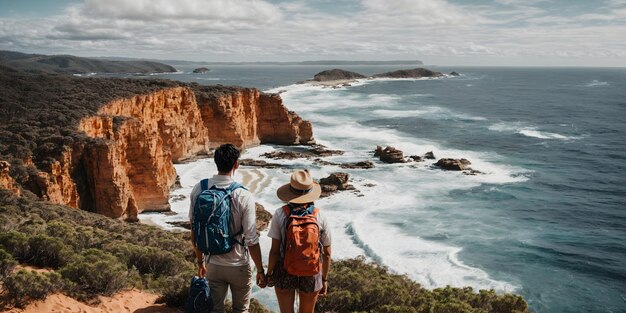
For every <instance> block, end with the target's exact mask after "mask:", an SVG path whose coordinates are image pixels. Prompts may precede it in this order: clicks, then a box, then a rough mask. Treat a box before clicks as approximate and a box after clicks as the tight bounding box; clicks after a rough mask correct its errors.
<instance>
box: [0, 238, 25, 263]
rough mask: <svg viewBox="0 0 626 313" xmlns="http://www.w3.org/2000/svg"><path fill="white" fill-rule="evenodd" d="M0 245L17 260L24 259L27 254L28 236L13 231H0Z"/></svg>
mask: <svg viewBox="0 0 626 313" xmlns="http://www.w3.org/2000/svg"><path fill="white" fill-rule="evenodd" d="M0 247H1V248H2V249H4V250H6V251H7V252H9V253H10V254H11V255H13V257H14V258H16V259H17V260H19V261H24V260H25V259H26V258H27V257H28V254H29V246H28V237H26V236H25V235H24V234H21V233H18V232H15V231H10V232H8V233H0Z"/></svg>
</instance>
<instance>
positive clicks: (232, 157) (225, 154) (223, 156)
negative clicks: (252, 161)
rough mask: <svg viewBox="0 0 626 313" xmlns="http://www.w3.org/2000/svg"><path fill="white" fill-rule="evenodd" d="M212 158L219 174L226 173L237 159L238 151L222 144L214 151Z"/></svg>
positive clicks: (228, 144) (229, 145)
mask: <svg viewBox="0 0 626 313" xmlns="http://www.w3.org/2000/svg"><path fill="white" fill-rule="evenodd" d="M214 158H215V164H216V165H217V170H218V171H220V172H221V173H228V172H230V171H231V170H232V169H233V167H234V166H235V163H236V162H237V160H238V159H239V149H237V147H235V146H234V145H233V144H230V143H227V144H223V145H221V146H220V147H219V148H217V150H215V157H214Z"/></svg>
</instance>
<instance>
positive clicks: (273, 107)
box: [198, 88, 315, 147]
mask: <svg viewBox="0 0 626 313" xmlns="http://www.w3.org/2000/svg"><path fill="white" fill-rule="evenodd" d="M198 105H199V107H200V112H201V114H202V119H203V121H204V126H205V127H206V128H207V129H208V131H209V140H210V141H211V142H212V145H213V146H218V145H220V144H222V143H225V142H229V143H233V144H235V145H237V146H239V147H247V146H252V145H257V144H259V143H275V144H285V145H292V144H312V143H314V142H315V141H314V139H313V128H312V127H311V123H310V122H308V121H304V120H302V119H301V118H300V117H299V116H298V115H297V114H295V113H294V112H289V111H288V110H287V108H285V107H284V106H283V103H282V99H281V98H280V96H278V95H274V94H262V93H261V92H259V90H257V89H251V88H241V89H240V90H237V91H234V92H232V93H230V94H227V95H223V96H221V97H215V98H205V97H200V98H199V100H198Z"/></svg>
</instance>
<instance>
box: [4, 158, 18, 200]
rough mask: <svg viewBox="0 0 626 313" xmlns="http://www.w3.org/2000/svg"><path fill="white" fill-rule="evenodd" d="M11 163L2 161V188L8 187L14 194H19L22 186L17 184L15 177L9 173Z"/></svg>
mask: <svg viewBox="0 0 626 313" xmlns="http://www.w3.org/2000/svg"><path fill="white" fill-rule="evenodd" d="M10 171H11V165H10V164H9V162H6V161H0V189H8V190H9V191H10V192H12V193H13V194H15V195H17V196H19V195H20V188H19V187H18V186H17V185H16V184H15V181H14V180H13V177H11V175H9V172H10Z"/></svg>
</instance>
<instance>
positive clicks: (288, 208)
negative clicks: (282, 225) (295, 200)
mask: <svg viewBox="0 0 626 313" xmlns="http://www.w3.org/2000/svg"><path fill="white" fill-rule="evenodd" d="M283 212H285V217H286V218H289V216H291V208H290V207H289V205H288V204H286V205H283Z"/></svg>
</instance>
